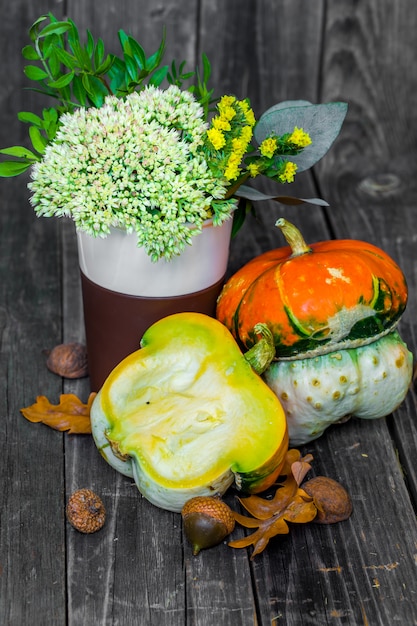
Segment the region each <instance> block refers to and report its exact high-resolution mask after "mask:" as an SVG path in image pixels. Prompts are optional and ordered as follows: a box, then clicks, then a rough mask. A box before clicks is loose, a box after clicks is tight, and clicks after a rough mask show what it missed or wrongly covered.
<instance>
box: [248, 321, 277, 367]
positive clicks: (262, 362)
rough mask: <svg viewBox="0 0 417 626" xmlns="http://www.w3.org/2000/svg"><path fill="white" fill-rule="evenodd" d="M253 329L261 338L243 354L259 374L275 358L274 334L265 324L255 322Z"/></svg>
mask: <svg viewBox="0 0 417 626" xmlns="http://www.w3.org/2000/svg"><path fill="white" fill-rule="evenodd" d="M253 330H254V332H255V333H256V334H257V335H261V338H260V339H259V341H257V342H256V344H255V345H254V346H252V348H250V350H248V351H247V352H246V353H245V354H244V357H245V359H246V360H247V361H248V363H249V365H250V366H251V367H252V369H253V370H254V371H255V372H256V373H257V374H259V375H261V374H263V373H264V371H265V370H266V369H267V368H268V367H269V366H270V364H271V362H272V361H273V359H274V358H275V343H274V336H273V334H272V333H271V331H270V330H269V328H268V326H267V325H266V324H262V323H259V324H256V325H255V326H254V328H253Z"/></svg>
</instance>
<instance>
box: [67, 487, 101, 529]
mask: <svg viewBox="0 0 417 626" xmlns="http://www.w3.org/2000/svg"><path fill="white" fill-rule="evenodd" d="M66 514H67V519H68V521H69V523H70V524H71V525H72V526H74V528H76V529H77V530H78V531H80V532H81V533H95V532H96V531H97V530H100V528H102V527H103V526H104V522H105V520H106V510H105V508H104V505H103V502H102V500H101V498H100V497H99V496H98V495H97V494H96V493H94V491H91V489H78V491H75V492H74V493H73V494H72V495H71V496H70V498H69V500H68V504H67V508H66Z"/></svg>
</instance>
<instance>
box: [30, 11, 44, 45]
mask: <svg viewBox="0 0 417 626" xmlns="http://www.w3.org/2000/svg"><path fill="white" fill-rule="evenodd" d="M46 19H48V16H47V15H41V16H40V17H38V19H37V20H36V22H33V24H32V26H31V27H30V29H29V37H30V38H31V40H32V41H36V39H37V37H38V32H39V26H40V24H41V23H42V22H44V21H45V20H46Z"/></svg>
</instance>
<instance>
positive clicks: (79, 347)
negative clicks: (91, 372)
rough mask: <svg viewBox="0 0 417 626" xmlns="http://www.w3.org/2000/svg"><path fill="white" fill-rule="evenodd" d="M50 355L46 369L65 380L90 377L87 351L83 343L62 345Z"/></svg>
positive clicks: (48, 351) (47, 351)
mask: <svg viewBox="0 0 417 626" xmlns="http://www.w3.org/2000/svg"><path fill="white" fill-rule="evenodd" d="M45 354H47V355H48V360H47V361H46V367H47V368H48V369H49V370H50V371H51V372H53V373H54V374H58V376H62V377H64V378H83V377H84V376H87V375H88V365H87V349H86V347H85V346H84V345H83V344H81V343H61V344H59V345H58V346H55V348H53V349H52V350H45Z"/></svg>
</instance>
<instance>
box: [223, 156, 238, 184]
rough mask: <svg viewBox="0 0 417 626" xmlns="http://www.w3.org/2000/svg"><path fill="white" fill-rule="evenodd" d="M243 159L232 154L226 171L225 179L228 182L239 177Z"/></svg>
mask: <svg viewBox="0 0 417 626" xmlns="http://www.w3.org/2000/svg"><path fill="white" fill-rule="evenodd" d="M240 161H241V157H240V156H239V155H238V154H235V153H232V154H231V155H230V158H229V160H228V162H227V166H226V169H225V171H224V175H225V178H227V180H235V178H237V177H238V176H239V165H240Z"/></svg>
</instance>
